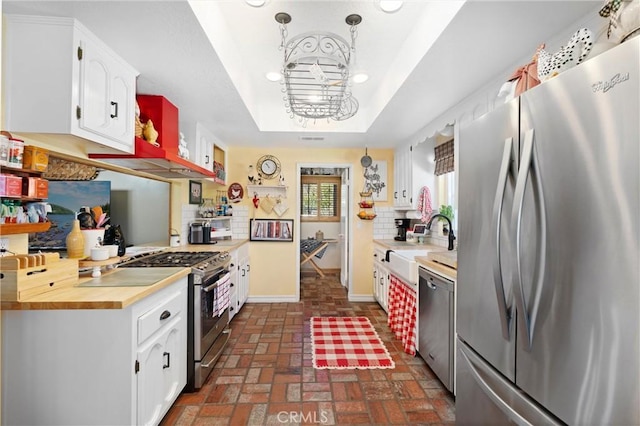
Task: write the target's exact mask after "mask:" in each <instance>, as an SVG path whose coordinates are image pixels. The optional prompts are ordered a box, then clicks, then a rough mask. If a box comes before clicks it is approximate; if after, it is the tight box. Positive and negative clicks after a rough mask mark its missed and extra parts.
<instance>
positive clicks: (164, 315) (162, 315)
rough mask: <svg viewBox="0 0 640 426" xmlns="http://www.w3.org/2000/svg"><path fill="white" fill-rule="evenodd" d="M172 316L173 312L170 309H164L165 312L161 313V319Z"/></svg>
mask: <svg viewBox="0 0 640 426" xmlns="http://www.w3.org/2000/svg"><path fill="white" fill-rule="evenodd" d="M170 316H171V312H169V311H164V312H163V313H161V314H160V319H161V320H166V319H167V318H169V317H170Z"/></svg>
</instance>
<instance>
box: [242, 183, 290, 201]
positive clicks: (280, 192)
mask: <svg viewBox="0 0 640 426" xmlns="http://www.w3.org/2000/svg"><path fill="white" fill-rule="evenodd" d="M253 194H258V197H260V198H264V197H266V196H267V195H268V196H270V197H277V196H281V197H282V198H287V186H283V185H247V196H248V197H249V198H253Z"/></svg>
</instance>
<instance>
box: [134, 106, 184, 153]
mask: <svg viewBox="0 0 640 426" xmlns="http://www.w3.org/2000/svg"><path fill="white" fill-rule="evenodd" d="M136 100H137V101H138V106H139V107H140V121H141V122H142V123H143V124H145V123H146V122H147V121H148V120H151V121H152V122H153V127H154V128H155V129H156V130H157V131H158V139H157V141H156V142H158V144H159V145H160V148H162V149H164V150H165V151H166V152H169V153H172V154H175V155H178V141H179V137H180V136H179V131H178V108H177V107H176V106H175V105H174V104H172V103H171V102H169V100H168V99H167V98H165V97H164V96H159V95H136Z"/></svg>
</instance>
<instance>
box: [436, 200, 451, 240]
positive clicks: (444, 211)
mask: <svg viewBox="0 0 640 426" xmlns="http://www.w3.org/2000/svg"><path fill="white" fill-rule="evenodd" d="M439 213H440V214H441V215H443V216H446V217H448V218H449V220H450V221H451V223H453V207H452V206H451V205H446V206H445V205H444V204H443V205H442V206H440V212H439ZM438 221H440V222H443V225H442V234H443V235H449V222H447V221H446V219H444V218H442V217H439V218H438Z"/></svg>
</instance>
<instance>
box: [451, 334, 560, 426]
mask: <svg viewBox="0 0 640 426" xmlns="http://www.w3.org/2000/svg"><path fill="white" fill-rule="evenodd" d="M458 363H459V367H458V369H459V370H458V371H463V373H462V374H464V375H466V374H469V376H470V378H471V379H473V381H474V382H475V384H476V385H477V386H478V387H479V388H480V390H481V391H482V392H483V393H484V395H486V396H487V397H488V398H489V399H490V400H491V402H493V403H494V404H495V406H496V407H497V408H498V409H499V410H500V411H501V412H502V413H503V414H504V415H505V416H506V417H507V418H508V419H509V420H511V422H513V423H516V424H518V425H542V424H544V425H549V426H559V425H560V424H563V423H560V422H559V421H558V420H557V419H556V418H555V417H553V416H552V415H550V414H549V413H548V412H547V411H546V410H545V409H544V408H542V407H540V406H539V405H537V404H536V403H535V402H533V401H532V400H531V399H530V398H529V397H528V396H527V395H526V394H525V393H524V392H522V391H520V390H518V389H517V388H515V387H514V385H513V383H512V382H509V381H508V380H506V379H505V377H504V376H503V375H502V374H500V373H498V372H497V371H496V370H494V369H493V368H492V367H491V365H490V364H487V363H486V361H485V360H483V359H482V358H481V357H480V356H478V355H477V354H476V353H475V352H474V351H473V350H472V349H470V348H469V347H468V346H467V345H466V344H465V343H463V342H460V341H459V340H458ZM462 364H464V365H462ZM458 374H461V373H458ZM458 377H460V376H458ZM463 380H464V379H463ZM458 392H460V391H458ZM493 420H495V421H494V422H493V423H500V424H502V423H506V421H501V420H502V419H493ZM505 420H506V419H505ZM479 422H482V421H479ZM493 423H492V424H493Z"/></svg>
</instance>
